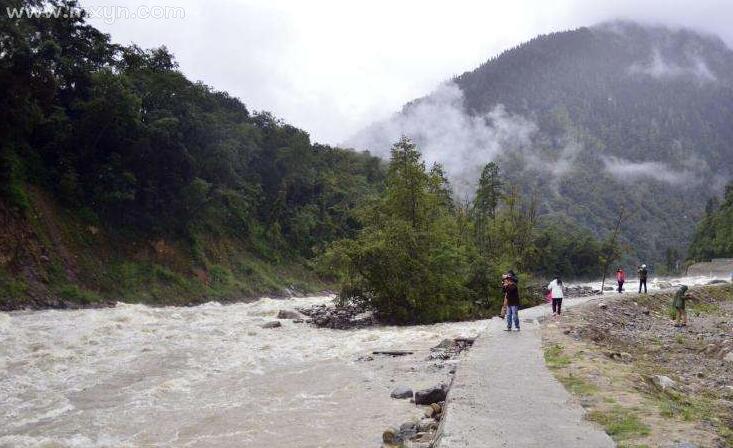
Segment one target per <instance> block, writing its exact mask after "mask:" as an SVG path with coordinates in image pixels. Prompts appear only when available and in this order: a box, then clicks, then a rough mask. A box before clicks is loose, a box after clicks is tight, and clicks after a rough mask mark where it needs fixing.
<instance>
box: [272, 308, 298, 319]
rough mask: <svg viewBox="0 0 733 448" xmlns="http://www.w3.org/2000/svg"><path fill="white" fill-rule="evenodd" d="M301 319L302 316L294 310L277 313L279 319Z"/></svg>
mask: <svg viewBox="0 0 733 448" xmlns="http://www.w3.org/2000/svg"><path fill="white" fill-rule="evenodd" d="M301 317H303V315H302V314H300V313H299V312H297V311H293V310H280V311H279V312H278V313H277V318H278V319H300V318H301Z"/></svg>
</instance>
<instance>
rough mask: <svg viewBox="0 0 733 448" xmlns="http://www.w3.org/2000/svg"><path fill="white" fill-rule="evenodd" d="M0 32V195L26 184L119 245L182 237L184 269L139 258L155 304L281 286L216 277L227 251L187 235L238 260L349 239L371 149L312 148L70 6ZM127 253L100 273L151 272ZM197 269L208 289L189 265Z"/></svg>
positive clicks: (19, 196) (20, 1)
mask: <svg viewBox="0 0 733 448" xmlns="http://www.w3.org/2000/svg"><path fill="white" fill-rule="evenodd" d="M9 1H10V3H9V4H8V6H10V7H28V6H32V7H38V8H44V7H51V6H56V7H61V8H64V7H75V6H77V5H76V2H75V1H73V0H53V1H52V0H38V1H36V0H9ZM0 35H2V36H3V37H2V43H0V46H1V47H2V49H1V50H0V53H2V57H1V58H0V142H1V143H0V199H1V200H3V203H4V204H11V205H14V206H15V207H17V208H20V209H27V208H28V207H29V199H28V194H27V187H28V186H30V187H32V188H36V187H40V188H39V189H40V190H45V191H47V192H50V193H51V194H52V195H53V197H54V200H55V202H56V203H59V204H61V205H62V206H63V207H64V208H65V209H66V210H70V211H71V212H72V214H73V215H75V216H76V217H77V218H79V219H80V220H81V221H83V222H84V223H86V224H87V225H93V226H95V227H99V228H102V229H104V232H105V236H106V237H108V238H109V239H111V240H113V241H115V242H116V243H118V244H121V245H124V244H125V242H129V241H131V240H136V241H142V240H146V239H147V240H159V239H165V240H167V241H175V242H183V243H187V244H188V245H190V247H191V259H190V260H189V264H188V265H185V264H178V265H176V266H163V265H162V264H161V265H157V264H155V263H154V264H153V265H152V266H149V267H151V269H152V277H151V278H148V280H150V281H152V282H153V284H154V289H155V288H158V289H157V290H156V291H153V292H152V293H151V294H152V295H153V296H156V297H155V298H154V299H155V300H158V298H160V297H162V296H165V295H166V294H183V295H187V296H192V295H196V294H201V295H204V294H206V293H215V294H224V293H227V294H232V295H241V294H247V293H254V292H255V291H257V292H261V287H262V286H263V285H265V284H269V285H275V286H276V287H277V286H282V281H284V280H283V279H274V278H276V277H277V276H278V275H282V274H281V273H276V272H274V270H273V271H272V272H268V273H267V275H266V276H263V277H260V276H258V275H257V274H255V276H254V277H255V278H251V279H249V280H250V281H251V282H252V283H250V284H244V283H243V282H237V281H233V280H232V279H226V278H224V277H221V275H220V274H222V272H219V268H217V267H216V266H215V265H217V264H218V265H220V266H219V267H220V268H222V269H229V270H230V271H232V273H233V275H234V276H235V277H236V276H237V275H238V274H237V273H236V269H235V265H236V261H233V260H227V259H225V258H226V257H225V256H224V254H219V255H220V256H221V257H220V258H217V257H216V256H213V257H210V254H209V255H207V253H206V252H207V251H206V248H204V247H202V246H201V245H200V243H199V241H201V240H202V239H203V240H206V238H208V237H212V238H214V237H215V238H218V239H219V240H227V241H235V243H233V244H232V247H236V248H237V250H239V251H242V252H246V256H243V258H250V259H258V260H265V261H266V262H269V263H272V264H273V265H276V266H286V265H287V266H295V265H300V266H302V265H303V260H304V259H307V258H312V257H314V256H315V255H318V254H320V253H321V252H322V251H323V250H324V248H325V247H326V246H327V245H328V244H329V243H330V242H332V241H334V240H337V239H341V238H346V237H351V236H353V235H354V234H355V233H356V232H357V230H358V228H359V224H358V221H357V220H356V218H355V216H354V214H353V212H354V209H355V208H356V207H357V206H358V205H360V204H361V203H362V202H364V201H365V200H367V198H369V197H371V196H372V195H374V194H376V193H378V192H379V191H380V189H381V188H383V181H384V177H385V172H384V168H383V166H382V164H381V162H380V160H379V159H377V158H376V157H373V156H371V155H370V154H368V153H356V152H353V151H347V150H342V149H338V148H332V147H329V146H324V145H319V144H313V143H311V142H310V139H309V136H308V134H307V133H305V132H304V131H302V130H300V129H296V128H294V127H292V126H289V125H287V124H285V123H283V122H281V121H280V120H277V119H276V118H274V117H273V116H271V115H270V114H269V113H266V112H260V113H252V112H250V111H249V110H248V109H247V107H246V106H245V105H244V104H242V103H241V102H240V101H239V100H238V99H236V98H232V97H231V96H229V95H228V94H226V93H223V92H217V91H214V90H212V89H211V88H209V87H208V86H205V85H203V84H201V83H195V82H191V81H189V80H188V79H186V78H185V76H184V75H183V74H182V73H181V72H180V71H179V70H178V67H177V64H176V63H175V60H174V58H173V56H172V55H171V54H170V53H169V52H168V51H167V49H166V48H165V47H161V48H157V49H153V50H143V49H140V48H139V47H137V46H134V45H133V46H129V47H123V46H120V45H115V44H112V43H110V41H109V36H108V35H106V34H103V33H101V32H99V31H98V30H96V29H95V28H93V27H92V26H90V25H88V24H87V23H85V19H84V17H80V16H78V15H69V16H68V17H59V18H54V19H49V20H46V19H33V18H19V19H12V20H7V18H6V19H5V20H0ZM29 219H35V218H33V217H30V218H29ZM55 242H56V239H55V238H50V239H48V241H44V245H45V246H47V247H50V246H52V245H53V244H52V243H55ZM47 243H48V244H47ZM185 245H186V244H184V246H185ZM229 252H233V250H232V249H231V248H230V251H229ZM209 258H211V259H209ZM120 262H121V261H119V260H115V263H120ZM53 263H58V261H56V260H55V261H53ZM134 264H135V263H132V264H130V265H127V266H123V267H120V269H119V270H117V269H116V268H115V269H110V270H109V276H111V277H113V276H115V275H120V276H121V277H122V279H123V281H124V282H130V283H134V282H141V281H143V279H144V278H147V277H150V276H149V275H147V274H145V273H143V272H139V269H138V268H137V267H135V266H134ZM143 264H144V263H143ZM209 265H211V266H214V267H213V268H212V269H213V271H214V272H213V273H209V274H210V275H213V278H214V279H215V282H214V283H212V285H215V287H214V286H212V288H213V289H212V291H206V290H205V288H203V287H202V286H201V284H200V282H199V281H198V280H196V279H194V278H193V274H192V272H193V270H194V268H195V267H197V266H198V267H202V266H203V267H204V268H207V267H210V266H209ZM263 275H264V274H263ZM306 276H307V275H306ZM49 277H50V278H49V281H50V283H51V284H53V285H61V284H63V283H64V282H66V281H68V279H66V275H65V270H64V266H52V267H51V268H49ZM225 277H226V276H225ZM107 286H108V288H109V289H114V287H113V285H107ZM130 286H131V288H130V289H129V290H128V291H133V292H131V293H130V294H131V295H132V296H135V297H141V296H140V294H138V291H137V288H135V287H132V286H133V285H130ZM67 292H68V293H69V294H71V295H73V291H67ZM184 292H185V294H184Z"/></svg>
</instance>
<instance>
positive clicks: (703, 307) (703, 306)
mask: <svg viewBox="0 0 733 448" xmlns="http://www.w3.org/2000/svg"><path fill="white" fill-rule="evenodd" d="M690 311H691V312H693V313H695V314H696V315H698V316H699V315H700V314H719V313H720V311H721V310H720V305H718V304H717V303H705V302H699V303H693V304H692V306H691V307H690Z"/></svg>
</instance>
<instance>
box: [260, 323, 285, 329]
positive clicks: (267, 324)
mask: <svg viewBox="0 0 733 448" xmlns="http://www.w3.org/2000/svg"><path fill="white" fill-rule="evenodd" d="M282 326H283V324H281V323H280V322H278V321H273V322H267V323H266V324H264V325H262V328H280V327H282Z"/></svg>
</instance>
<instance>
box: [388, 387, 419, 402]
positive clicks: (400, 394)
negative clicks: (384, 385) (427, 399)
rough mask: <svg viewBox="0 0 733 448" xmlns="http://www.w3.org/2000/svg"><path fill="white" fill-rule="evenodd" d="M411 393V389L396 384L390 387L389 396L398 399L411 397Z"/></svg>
mask: <svg viewBox="0 0 733 448" xmlns="http://www.w3.org/2000/svg"><path fill="white" fill-rule="evenodd" d="M412 395H413V394H412V389H410V388H409V387H407V386H397V387H395V388H394V389H392V393H391V394H389V396H390V397H392V398H397V399H400V400H401V399H404V398H412Z"/></svg>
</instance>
